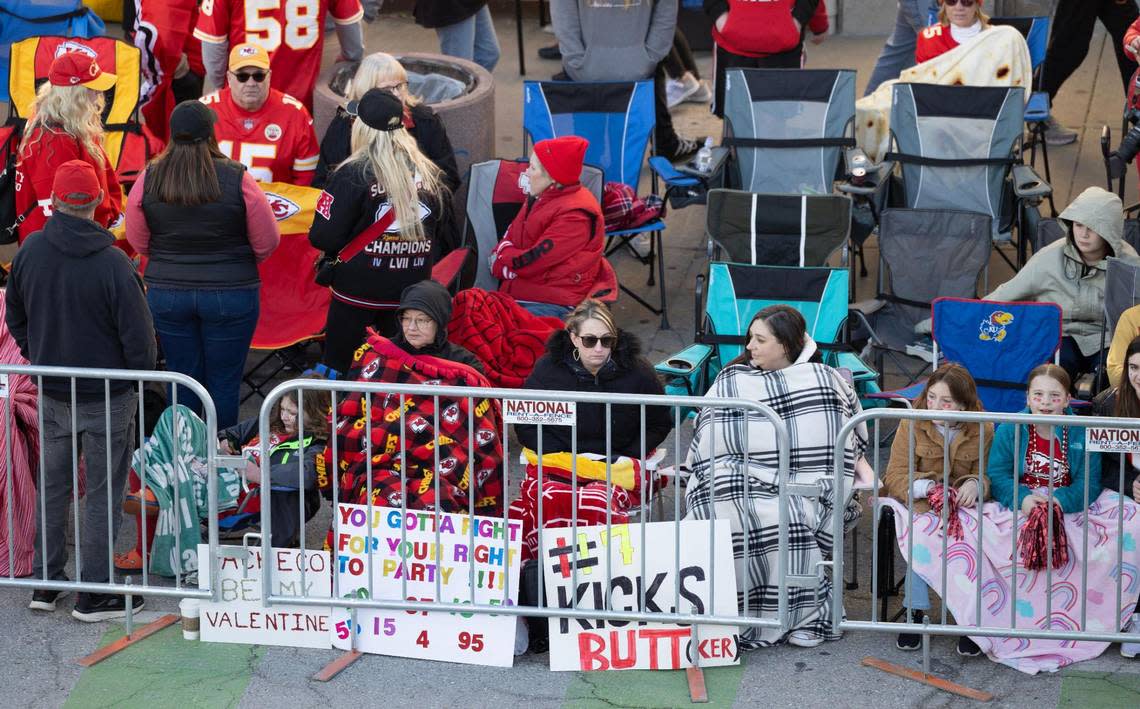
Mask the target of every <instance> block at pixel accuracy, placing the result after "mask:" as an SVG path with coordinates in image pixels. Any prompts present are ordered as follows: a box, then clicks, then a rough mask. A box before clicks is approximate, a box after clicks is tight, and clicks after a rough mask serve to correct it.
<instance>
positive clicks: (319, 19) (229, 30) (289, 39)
mask: <svg viewBox="0 0 1140 709" xmlns="http://www.w3.org/2000/svg"><path fill="white" fill-rule="evenodd" d="M326 15H332V19H333V22H334V23H335V24H336V34H337V39H338V40H339V41H340V53H341V56H342V57H343V58H344V59H346V60H347V61H352V62H358V61H360V60H361V59H363V58H364V39H363V34H362V32H361V28H360V18H361V17H363V15H364V11H363V10H362V9H361V7H360V0H244V1H243V0H202V4H201V9H200V11H199V15H198V25H197V27H196V28H195V29H194V36H195V37H197V38H198V39H200V40H202V61H203V63H204V64H205V66H206V76H207V77H208V78H209V79H210V82H211V83H212V84H213V86H214V87H220V86H223V85H224V84H223V82H222V77H223V75H224V74H225V69H226V62H225V58H226V50H227V48H232V47H234V46H236V45H238V44H243V43H246V42H249V43H252V44H256V45H258V46H260V47H262V48H264V49H265V51H267V52H269V56H270V57H271V58H272V62H273V68H274V69H277V84H278V86H277V88H279V89H281V90H282V91H284V92H285V93H287V94H289V95H290V96H293V97H294V98H296V99H297V100H298V101H300V102H301V103H302V104H304V106H305V108H307V109H310V110H311V109H312V107H313V87H314V86H315V85H316V83H317V75H318V74H320V71H321V53H322V49H323V47H324V41H325V40H324V33H323V32H322V30H323V28H324V23H325V16H326ZM230 68H231V69H232V67H230Z"/></svg>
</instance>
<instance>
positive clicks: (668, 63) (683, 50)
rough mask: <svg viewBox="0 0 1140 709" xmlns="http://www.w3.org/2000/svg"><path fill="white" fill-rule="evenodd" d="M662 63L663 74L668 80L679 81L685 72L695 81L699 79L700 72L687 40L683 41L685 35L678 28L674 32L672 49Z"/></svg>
mask: <svg viewBox="0 0 1140 709" xmlns="http://www.w3.org/2000/svg"><path fill="white" fill-rule="evenodd" d="M662 61H663V62H664V64H665V73H667V74H668V75H669V78H670V79H680V78H681V77H682V76H684V75H685V72H688V73H690V74H692V75H693V76H694V77H696V78H697V79H700V78H701V72H700V71H699V70H698V69H697V60H696V59H694V58H693V50H692V48H690V47H689V40H687V39H685V33H684V32H682V31H681V30H680V28H677V29H676V30H674V32H673V48H672V49H670V50H669V54H668V56H666V57H665V59H663V60H662Z"/></svg>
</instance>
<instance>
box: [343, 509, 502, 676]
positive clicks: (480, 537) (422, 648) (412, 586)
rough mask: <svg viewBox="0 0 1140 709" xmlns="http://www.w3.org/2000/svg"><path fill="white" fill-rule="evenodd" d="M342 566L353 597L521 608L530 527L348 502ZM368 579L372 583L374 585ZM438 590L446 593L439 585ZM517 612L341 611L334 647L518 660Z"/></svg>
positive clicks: (477, 660) (493, 661)
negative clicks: (521, 572)
mask: <svg viewBox="0 0 1140 709" xmlns="http://www.w3.org/2000/svg"><path fill="white" fill-rule="evenodd" d="M337 523H338V526H337V529H336V535H335V540H334V541H335V551H334V552H333V553H334V559H333V564H334V567H335V571H336V574H337V579H338V583H339V589H340V593H341V595H342V596H344V597H346V598H361V599H366V598H373V599H377V600H389V601H400V600H405V599H406V600H413V601H436V600H438V601H439V602H442V603H458V604H468V605H469V604H470V603H471V602H472V599H474V602H475V603H476V604H477V605H484V606H496V605H515V604H516V603H517V602H518V589H519V565H520V564H521V563H522V561H521V559H522V524H521V523H520V522H518V521H515V520H510V521H509V522H508V523H504V522H503V520H502V519H501V518H495V517H479V516H476V517H471V516H469V515H464V514H453V513H448V512H443V513H439V515H438V517H437V515H436V513H435V512H434V511H424V510H407V511H406V512H403V513H401V511H400V510H398V509H394V508H391V507H379V506H374V507H372V510H371V518H370V517H369V510H368V508H367V507H366V506H364V505H349V504H341V505H340V506H339V507H338V509H337ZM369 578H371V580H372V585H371V589H370V588H369V583H368V581H369ZM437 590H438V592H437ZM515 626H516V621H515V617H514V616H510V615H492V614H485V613H481V614H476V613H463V612H446V611H386V610H370V609H363V608H360V609H357V612H356V627H355V628H354V627H352V620H351V618H350V616H349V614H348V612H347V611H346V610H345V609H343V608H338V609H336V610H334V611H333V619H332V628H331V633H332V643H333V646H334V647H337V648H342V649H349V648H351V647H352V643H353V637H352V636H353V634H354V633H355V635H356V638H355V647H356V649H357V650H360V651H362V652H369V653H376V654H380V655H395V656H399V657H417V658H421V659H426V660H444V661H447V662H462V663H467V664H476V665H496V666H500V667H510V666H511V665H512V664H513V663H514V647H515Z"/></svg>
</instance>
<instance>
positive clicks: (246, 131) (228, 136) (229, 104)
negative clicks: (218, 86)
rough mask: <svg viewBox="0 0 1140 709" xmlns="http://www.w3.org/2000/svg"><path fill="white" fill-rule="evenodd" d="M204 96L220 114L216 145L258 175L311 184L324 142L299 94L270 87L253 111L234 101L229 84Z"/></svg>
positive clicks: (269, 179) (266, 179) (260, 178)
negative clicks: (259, 106)
mask: <svg viewBox="0 0 1140 709" xmlns="http://www.w3.org/2000/svg"><path fill="white" fill-rule="evenodd" d="M200 100H201V101H202V103H204V104H206V105H207V106H209V107H210V108H212V109H213V110H214V113H216V114H217V116H218V122H217V123H216V124H215V125H214V135H215V136H216V137H217V139H218V148H219V149H221V151H222V152H223V153H225V154H226V156H227V157H229V158H230V159H232V160H237V161H238V162H240V163H241V164H242V165H245V166H246V168H247V169H248V170H249V174H250V175H252V176H253V178H254V179H255V180H257V181H258V182H288V183H289V184H292V185H309V184H312V182H313V175H314V174H315V172H316V169H317V159H318V157H319V156H320V145H319V144H318V143H317V136H316V134H315V133H313V119H312V118H311V117H309V112H308V111H306V110H305V107H304V106H302V105H301V104H300V102H299V101H297V99H295V98H293V97H292V96H288V95H286V94H283V93H281V92H280V91H278V90H277V89H270V90H269V97H268V98H266V99H265V103H264V104H262V106H261V108H259V109H257V110H256V111H253V112H252V113H251V112H249V111H246V110H245V109H243V108H241V107H240V106H238V105H237V104H236V103H234V100H233V97H232V96H230V90H229V89H228V88H225V89H222V90H221V91H215V92H214V93H212V94H206V95H205V96H203V97H202V98H201V99H200Z"/></svg>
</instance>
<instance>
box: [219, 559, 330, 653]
mask: <svg viewBox="0 0 1140 709" xmlns="http://www.w3.org/2000/svg"><path fill="white" fill-rule="evenodd" d="M219 549H220V550H221V552H222V555H223V556H222V558H221V559H220V560H219V564H218V565H219V567H220V568H219V569H218V585H219V591H220V595H219V601H220V602H219V603H210V602H203V603H202V608H201V616H200V617H201V621H200V623H201V628H202V640H203V641H205V642H215V643H248V644H255V645H285V646H288V647H315V648H328V647H329V646H330V642H329V628H330V627H331V625H330V622H329V609H328V608H321V607H314V606H290V605H282V604H275V605H273V606H266V605H265V604H264V603H262V602H261V590H262V573H263V569H264V568H265V567H266V566H271V567H272V568H273V586H274V591H273V592H274V594H275V595H282V596H307V597H309V598H328V597H331V596H332V573H331V568H332V565H331V562H330V560H329V553H328V552H326V551H314V550H311V549H309V550H306V551H305V552H304V555H303V556H302V553H301V550H300V549H278V548H274V549H273V552H272V555H271V558H270V559H268V560H266V559H262V555H261V549H260V548H258V547H251V548H250V550H249V554H246V552H245V550H244V549H243V548H242V547H239V546H221V547H219ZM198 558H199V559H209V558H210V550H209V547H208V546H207V545H205V544H199V545H198ZM302 565H303V566H304V568H305V573H304V577H305V578H304V581H303V582H302V579H301V575H302V574H301V567H302ZM210 584H211V578H210V565H209V564H202V567H201V569H199V571H198V587H199V588H211V585H210Z"/></svg>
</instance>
